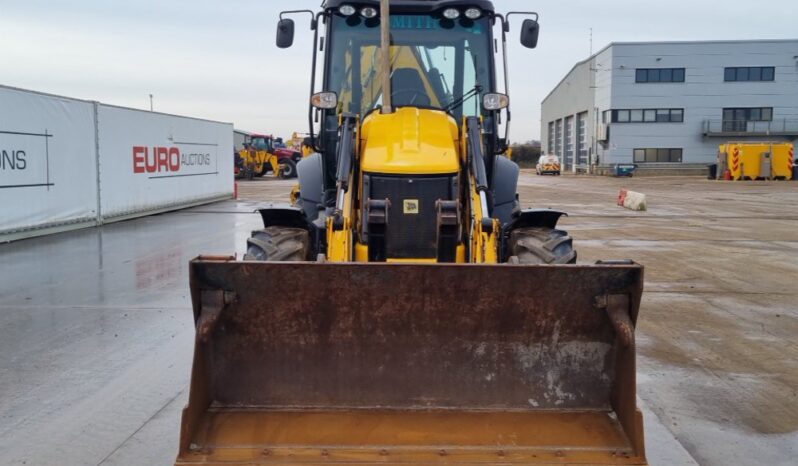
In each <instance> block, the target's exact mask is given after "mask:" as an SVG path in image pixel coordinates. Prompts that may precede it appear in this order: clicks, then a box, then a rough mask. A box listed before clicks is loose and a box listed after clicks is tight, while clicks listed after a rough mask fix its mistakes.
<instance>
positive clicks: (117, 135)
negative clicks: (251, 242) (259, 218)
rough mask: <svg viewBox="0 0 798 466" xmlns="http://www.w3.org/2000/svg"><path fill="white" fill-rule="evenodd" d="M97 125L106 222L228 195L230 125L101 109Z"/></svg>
mask: <svg viewBox="0 0 798 466" xmlns="http://www.w3.org/2000/svg"><path fill="white" fill-rule="evenodd" d="M98 121H99V126H98V129H99V141H100V187H101V191H102V197H101V201H102V202H101V204H102V215H103V217H104V218H105V219H112V218H113V217H118V216H127V215H133V214H136V213H138V212H144V211H152V210H158V209H165V208H170V207H172V206H175V205H185V204H191V203H198V202H202V201H206V200H210V199H218V198H224V197H230V196H231V195H232V193H233V163H232V153H233V126H232V124H227V123H218V122H213V121H207V120H198V119H194V118H186V117H179V116H173V115H165V114H159V113H153V112H146V111H139V110H132V109H127V108H120V107H113V106H108V105H102V104H100V105H99V106H98ZM111 187H113V189H111Z"/></svg>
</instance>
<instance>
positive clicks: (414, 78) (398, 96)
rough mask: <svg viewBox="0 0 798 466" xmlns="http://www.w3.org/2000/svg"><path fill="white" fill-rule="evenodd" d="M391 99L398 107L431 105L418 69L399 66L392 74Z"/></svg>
mask: <svg viewBox="0 0 798 466" xmlns="http://www.w3.org/2000/svg"><path fill="white" fill-rule="evenodd" d="M391 100H392V101H393V105H395V106H397V107H402V106H414V107H429V106H430V104H431V102H432V101H431V100H430V98H429V94H428V93H427V88H426V87H424V81H423V80H422V79H421V75H420V74H419V72H418V70H416V69H413V68H397V69H395V70H394V72H393V74H391Z"/></svg>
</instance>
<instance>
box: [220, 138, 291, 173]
mask: <svg viewBox="0 0 798 466" xmlns="http://www.w3.org/2000/svg"><path fill="white" fill-rule="evenodd" d="M301 159H302V152H300V151H295V150H291V149H287V148H280V147H275V144H274V138H273V137H272V136H266V135H261V134H253V135H251V136H249V137H248V140H247V141H246V142H245V143H244V148H243V149H241V150H240V151H238V153H237V154H236V169H237V170H236V171H237V176H238V177H239V178H246V179H250V180H251V179H252V178H253V177H256V176H257V177H262V176H264V175H265V174H267V173H269V172H272V173H274V176H276V177H278V178H296V164H297V162H299V161H300V160H301Z"/></svg>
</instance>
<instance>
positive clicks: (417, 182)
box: [370, 176, 453, 259]
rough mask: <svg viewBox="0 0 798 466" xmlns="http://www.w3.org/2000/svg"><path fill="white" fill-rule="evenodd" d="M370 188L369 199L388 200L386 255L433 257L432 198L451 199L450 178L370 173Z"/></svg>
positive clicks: (434, 248) (435, 237)
mask: <svg viewBox="0 0 798 466" xmlns="http://www.w3.org/2000/svg"><path fill="white" fill-rule="evenodd" d="M370 191H371V198H372V199H389V200H390V201H391V207H390V209H389V211H388V227H387V230H386V236H387V245H386V246H387V250H386V253H387V256H388V257H389V258H394V259H413V258H433V257H436V255H437V251H438V245H437V240H438V232H437V225H436V217H435V215H436V214H435V201H437V200H438V199H443V200H451V199H453V193H452V191H453V178H452V177H448V176H447V177H434V178H433V177H423V178H422V177H416V178H414V177H409V176H401V177H399V176H396V177H392V176H371V177H370ZM414 206H415V207H414Z"/></svg>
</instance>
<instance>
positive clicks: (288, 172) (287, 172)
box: [280, 159, 296, 180]
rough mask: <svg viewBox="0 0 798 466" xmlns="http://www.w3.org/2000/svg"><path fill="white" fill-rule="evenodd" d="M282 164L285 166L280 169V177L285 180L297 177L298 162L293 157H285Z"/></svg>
mask: <svg viewBox="0 0 798 466" xmlns="http://www.w3.org/2000/svg"><path fill="white" fill-rule="evenodd" d="M280 164H281V165H282V166H283V168H282V170H280V178H282V179H284V180H287V179H289V178H296V162H294V161H293V160H291V159H283V160H281V161H280Z"/></svg>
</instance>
